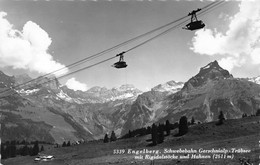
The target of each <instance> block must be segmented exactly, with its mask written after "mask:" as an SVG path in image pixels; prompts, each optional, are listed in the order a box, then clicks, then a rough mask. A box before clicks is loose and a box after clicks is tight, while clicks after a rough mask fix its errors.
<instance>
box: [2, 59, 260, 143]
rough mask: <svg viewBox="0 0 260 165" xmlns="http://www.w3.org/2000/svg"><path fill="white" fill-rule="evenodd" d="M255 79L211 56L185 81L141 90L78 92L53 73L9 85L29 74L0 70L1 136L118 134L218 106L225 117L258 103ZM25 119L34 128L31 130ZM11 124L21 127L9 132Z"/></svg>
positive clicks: (208, 112) (202, 118) (201, 117)
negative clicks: (236, 73) (230, 69)
mask: <svg viewBox="0 0 260 165" xmlns="http://www.w3.org/2000/svg"><path fill="white" fill-rule="evenodd" d="M257 79H258V78H251V79H242V78H234V77H233V76H232V74H230V73H229V72H228V71H227V70H225V69H223V68H221V67H220V66H219V65H218V62H217V61H213V62H211V63H209V64H207V65H206V66H204V67H201V69H200V70H199V72H198V74H196V75H195V76H193V77H191V78H190V79H189V80H188V81H187V82H185V83H182V82H176V81H169V82H166V83H162V84H159V85H157V86H155V87H154V88H152V89H151V90H150V91H147V92H142V91H140V90H138V89H137V88H135V87H134V86H133V85H130V84H125V85H122V86H120V87H115V88H112V89H107V88H105V87H98V86H96V87H92V88H90V89H89V90H87V91H85V92H83V91H74V90H71V89H69V88H68V87H66V86H62V85H61V84H60V83H59V81H58V79H56V78H55V77H48V78H47V77H45V78H42V79H39V80H36V81H31V82H30V83H29V85H28V86H19V87H16V89H15V90H14V87H15V86H14V85H15V84H17V83H24V82H27V81H28V80H30V77H29V76H28V75H26V74H23V75H20V76H8V75H5V74H4V73H3V72H1V74H0V84H1V86H0V90H1V91H4V90H6V89H11V90H9V91H8V92H6V93H1V94H0V95H1V96H3V97H1V98H0V111H1V112H2V114H3V118H2V119H3V123H7V124H4V125H3V128H4V130H5V133H4V134H3V141H6V139H8V140H13V139H16V140H17V139H20V140H29V141H31V140H37V139H38V140H43V138H44V140H48V141H49V142H52V143H63V142H64V141H69V140H70V141H73V142H75V141H83V140H84V141H86V140H87V141H88V140H93V139H100V138H103V137H104V134H106V133H110V132H111V131H115V133H116V134H117V136H122V135H124V134H126V133H128V131H129V130H134V129H138V128H142V127H147V126H150V125H152V124H153V123H160V122H161V123H163V122H165V121H166V120H170V122H171V123H175V122H177V121H178V120H179V118H180V117H181V116H184V115H185V116H187V118H188V119H189V120H191V118H192V117H194V118H195V120H196V122H203V123H204V122H211V121H215V120H216V119H217V116H218V115H219V113H220V111H222V112H223V113H224V116H225V118H227V119H236V118H240V117H241V116H242V115H243V114H247V115H251V114H255V112H256V110H257V109H258V108H259V106H260V85H259V84H257V83H256V82H257ZM14 116H15V117H14ZM12 119H15V120H12ZM26 125H32V126H35V127H37V129H36V131H34V132H33V131H32V129H28V128H26ZM7 128H8V129H7ZM17 129H19V130H23V131H18V132H19V133H17V134H16V135H17V136H15V137H14V136H12V132H14V130H17ZM41 131H45V134H46V137H45V136H42V135H41V134H40V133H39V132H41ZM23 132H27V133H26V134H25V133H23Z"/></svg>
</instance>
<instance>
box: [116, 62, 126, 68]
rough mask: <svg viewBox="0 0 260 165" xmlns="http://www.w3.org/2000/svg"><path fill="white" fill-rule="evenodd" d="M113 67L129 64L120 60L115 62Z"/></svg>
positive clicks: (123, 66)
mask: <svg viewBox="0 0 260 165" xmlns="http://www.w3.org/2000/svg"><path fill="white" fill-rule="evenodd" d="M113 67H115V68H117V69H120V68H126V67H127V64H126V62H124V61H119V62H116V63H114V65H113Z"/></svg>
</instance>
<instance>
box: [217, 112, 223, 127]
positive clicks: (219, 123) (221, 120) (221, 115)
mask: <svg viewBox="0 0 260 165" xmlns="http://www.w3.org/2000/svg"><path fill="white" fill-rule="evenodd" d="M224 120H225V117H224V114H223V112H222V111H220V113H219V115H218V122H217V124H216V125H222V124H223V123H224Z"/></svg>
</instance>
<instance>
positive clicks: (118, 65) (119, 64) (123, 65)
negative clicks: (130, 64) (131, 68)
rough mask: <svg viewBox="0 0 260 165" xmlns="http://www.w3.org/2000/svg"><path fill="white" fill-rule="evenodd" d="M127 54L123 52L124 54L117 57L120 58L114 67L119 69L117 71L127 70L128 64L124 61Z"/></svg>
mask: <svg viewBox="0 0 260 165" xmlns="http://www.w3.org/2000/svg"><path fill="white" fill-rule="evenodd" d="M124 53H125V52H122V53H119V54H118V55H116V56H119V61H118V62H116V63H114V65H113V67H115V68H117V69H120V68H126V67H127V64H126V62H125V61H124V55H123V54H124Z"/></svg>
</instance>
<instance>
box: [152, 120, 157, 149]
mask: <svg viewBox="0 0 260 165" xmlns="http://www.w3.org/2000/svg"><path fill="white" fill-rule="evenodd" d="M157 141H158V132H157V126H156V125H155V124H153V125H152V142H153V145H156V144H157Z"/></svg>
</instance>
